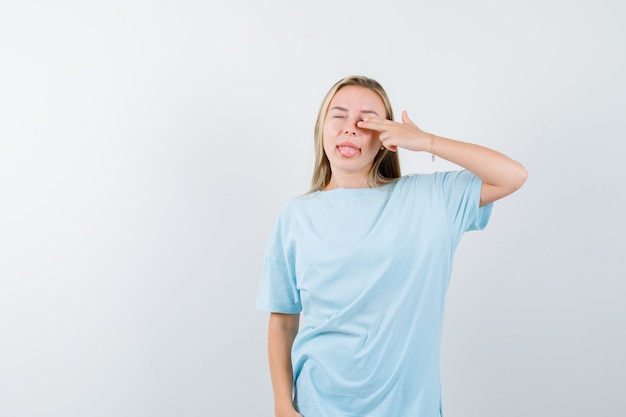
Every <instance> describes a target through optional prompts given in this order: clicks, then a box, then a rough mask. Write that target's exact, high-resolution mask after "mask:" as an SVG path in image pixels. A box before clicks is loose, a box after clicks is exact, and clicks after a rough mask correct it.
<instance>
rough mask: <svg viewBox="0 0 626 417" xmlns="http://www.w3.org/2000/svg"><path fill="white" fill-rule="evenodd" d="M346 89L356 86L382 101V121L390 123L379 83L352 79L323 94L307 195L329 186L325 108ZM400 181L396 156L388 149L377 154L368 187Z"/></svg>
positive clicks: (358, 77)
mask: <svg viewBox="0 0 626 417" xmlns="http://www.w3.org/2000/svg"><path fill="white" fill-rule="evenodd" d="M348 85H356V86H360V87H365V88H368V89H370V90H372V91H373V92H375V93H376V94H378V96H379V97H380V98H381V100H382V101H383V104H384V106H385V112H386V114H385V118H386V119H387V120H393V110H392V109H391V102H390V101H389V97H388V96H387V93H386V92H385V90H384V89H383V87H382V86H381V85H380V84H379V83H378V81H376V80H373V79H371V78H367V77H363V76H359V75H353V76H349V77H346V78H344V79H342V80H339V81H337V82H336V83H335V85H333V86H332V87H331V89H330V90H329V91H328V93H326V96H325V97H324V100H323V101H322V105H321V106H320V110H319V113H318V114H317V121H316V122H315V132H314V136H313V143H314V146H315V167H314V170H313V178H312V180H311V189H310V191H309V192H313V191H319V190H322V189H323V188H324V187H326V186H327V185H328V183H329V182H330V177H331V174H332V172H331V168H330V162H329V161H328V157H327V156H326V152H325V151H324V141H323V135H324V120H325V119H326V113H327V112H328V107H329V106H330V102H331V101H332V99H333V97H334V96H335V94H337V91H339V90H341V89H342V88H343V87H346V86H348ZM399 177H400V160H399V158H398V153H397V152H391V151H390V150H389V149H387V148H384V149H383V150H381V151H380V152H378V153H377V154H376V156H375V157H374V162H373V164H372V168H371V169H370V172H369V175H368V176H367V185H368V186H369V187H378V186H380V185H384V184H387V183H390V182H392V181H393V180H395V179H396V178H399Z"/></svg>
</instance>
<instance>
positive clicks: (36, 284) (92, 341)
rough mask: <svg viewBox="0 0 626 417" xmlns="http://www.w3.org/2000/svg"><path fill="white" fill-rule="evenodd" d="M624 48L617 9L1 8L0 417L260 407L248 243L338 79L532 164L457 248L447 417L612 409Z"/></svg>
mask: <svg viewBox="0 0 626 417" xmlns="http://www.w3.org/2000/svg"><path fill="white" fill-rule="evenodd" d="M624 39H626V3H624V2H623V1H621V0H615V1H610V0H604V1H591V0H586V1H576V0H575V1H565V0H541V1H539V0H530V1H525V2H519V1H516V2H509V1H495V0H494V1H473V2H467V1H462V0H451V1H437V2H435V1H387V2H374V1H363V0H362V1H316V2H294V1H267V2H263V1H252V0H250V1H241V0H240V1H237V0H235V1H229V2H211V1H209V2H207V1H190V0H176V1H173V0H156V1H150V2H149V1H139V0H125V1H121V0H120V1H111V0H106V1H100V0H99V1H88V2H86V1H78V0H76V1H69V0H58V1H55V2H43V1H40V2H35V1H30V0H20V1H17V0H3V1H2V2H0V59H1V64H0V417H40V416H41V417H56V416H59V417H84V416H90V417H98V416H103V417H104V416H107V417H109V416H116V417H144V416H145V417H161V416H163V417H165V416H177V417H181V416H271V415H272V412H273V410H272V397H271V388H270V380H269V374H268V369H267V361H266V327H267V316H266V314H264V313H261V312H258V311H256V310H255V308H254V302H255V296H256V291H257V286H258V280H259V278H260V271H261V266H262V257H263V251H264V248H265V243H266V239H267V236H268V233H269V230H270V227H271V224H272V223H273V221H274V218H275V216H276V214H277V212H278V209H279V207H280V206H281V205H282V204H283V203H284V202H285V201H287V200H288V199H289V198H292V197H294V196H296V195H298V194H301V193H303V192H305V191H306V190H307V189H308V185H309V180H310V175H311V170H312V162H313V147H312V131H313V124H314V122H315V116H316V113H317V109H318V106H319V104H320V102H321V100H322V97H323V95H324V94H325V92H326V91H327V90H328V88H329V87H330V86H331V85H332V84H333V83H334V82H335V81H337V80H338V79H340V78H342V77H344V76H346V75H350V74H363V75H368V76H370V77H373V78H376V79H377V80H379V81H380V82H381V83H382V84H383V86H385V88H386V89H387V91H388V93H389V95H390V97H391V100H392V103H393V104H394V108H395V111H396V113H397V114H398V115H399V114H400V112H401V111H402V110H403V109H406V110H408V111H409V115H410V116H411V117H412V118H413V120H415V122H416V123H417V124H418V125H419V126H420V127H422V128H423V129H424V130H426V131H430V132H434V133H436V134H439V135H442V136H447V137H452V138H455V139H460V140H465V141H470V142H475V143H480V144H483V145H486V146H489V147H492V148H495V149H497V150H499V151H501V152H504V153H506V154H508V155H510V156H511V157H513V158H515V159H517V160H520V161H521V162H522V163H523V164H524V165H525V166H526V167H527V169H528V171H529V173H530V177H529V180H528V182H527V183H526V185H525V186H524V188H523V189H522V190H520V191H519V192H518V193H516V194H514V195H512V196H510V197H509V198H507V199H505V200H502V201H500V202H497V203H496V206H495V208H494V212H493V216H492V219H491V222H490V225H489V226H488V227H487V229H486V230H485V231H483V232H472V233H469V234H467V235H466V236H465V237H464V240H463V241H462V243H461V245H460V247H459V249H458V252H457V258H456V263H455V268H454V272H453V277H452V281H451V286H450V291H449V297H448V301H447V312H446V322H445V327H444V339H443V345H442V379H443V391H444V399H443V400H444V409H445V411H446V417H472V416H481V417H500V416H508V417H517V416H533V417H554V416H568V417H577V416H580V417H583V416H584V417H587V416H600V415H615V416H616V415H626V397H624V395H623V394H624V390H625V389H626V376H625V375H626V359H625V357H624V352H626V303H625V302H624V294H626V280H625V278H626V269H625V268H624V265H623V260H624V257H625V256H626V242H625V232H626V222H625V221H624V218H623V213H624V210H626V199H625V197H624V190H625V189H626V184H625V183H626V181H625V180H624V170H623V155H624V153H625V151H626V146H625V144H624V143H625V141H626V133H625V132H626V82H625V77H624V74H626V44H625V42H624ZM429 157H430V156H429V155H417V154H410V153H408V152H401V160H402V164H403V171H404V173H410V172H429V171H432V170H440V169H450V168H455V167H454V166H451V165H450V164H447V163H445V162H444V161H441V160H437V161H436V162H435V163H432V162H431V161H430V159H429ZM390 417H395V416H390Z"/></svg>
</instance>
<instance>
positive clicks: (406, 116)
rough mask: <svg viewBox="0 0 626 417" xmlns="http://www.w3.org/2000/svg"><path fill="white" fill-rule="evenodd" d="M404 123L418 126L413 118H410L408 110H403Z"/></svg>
mask: <svg viewBox="0 0 626 417" xmlns="http://www.w3.org/2000/svg"><path fill="white" fill-rule="evenodd" d="M402 123H404V124H409V125H412V126H415V127H417V125H416V124H415V123H413V120H411V119H409V114H408V113H407V111H406V110H402Z"/></svg>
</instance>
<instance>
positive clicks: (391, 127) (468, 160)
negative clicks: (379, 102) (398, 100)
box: [359, 111, 528, 206]
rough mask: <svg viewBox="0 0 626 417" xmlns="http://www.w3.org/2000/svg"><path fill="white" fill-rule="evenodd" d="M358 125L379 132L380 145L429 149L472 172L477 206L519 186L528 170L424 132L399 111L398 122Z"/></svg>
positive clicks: (488, 152) (480, 148)
mask: <svg viewBox="0 0 626 417" xmlns="http://www.w3.org/2000/svg"><path fill="white" fill-rule="evenodd" d="M359 127H360V128H363V129H371V130H376V131H378V132H379V139H380V140H381V142H382V144H383V146H385V147H386V148H387V149H389V150H391V151H394V152H395V151H397V149H398V148H404V149H408V150H412V151H423V152H429V153H430V152H432V153H433V154H434V155H437V156H439V157H441V158H443V159H445V160H448V161H450V162H452V163H454V164H457V165H459V166H460V167H462V168H465V169H467V170H468V171H470V172H472V173H473V174H474V175H476V176H477V177H478V178H480V179H481V180H482V182H483V185H482V188H481V192H480V205H481V206H484V205H486V204H489V203H492V202H494V201H496V200H499V199H501V198H503V197H506V196H507V195H509V194H511V193H513V192H514V191H516V190H517V189H519V188H520V187H521V186H522V185H523V184H524V182H525V181H526V178H527V177H528V173H527V172H526V169H525V168H524V167H523V166H522V164H520V163H519V162H517V161H514V160H513V159H511V158H509V157H508V156H506V155H503V154H501V153H500V152H497V151H494V150H493V149H489V148H486V147H484V146H480V145H475V144H472V143H467V142H461V141H458V140H453V139H447V138H444V137H441V136H436V135H433V134H431V133H427V132H424V131H423V130H421V129H420V128H419V127H417V125H416V124H415V123H413V122H412V121H411V119H409V116H408V115H407V112H406V111H403V112H402V123H398V122H394V121H391V120H384V119H373V118H366V119H364V120H363V121H361V122H359Z"/></svg>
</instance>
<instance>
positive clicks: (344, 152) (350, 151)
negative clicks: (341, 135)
mask: <svg viewBox="0 0 626 417" xmlns="http://www.w3.org/2000/svg"><path fill="white" fill-rule="evenodd" d="M337 149H338V150H339V153H340V154H341V156H343V157H345V158H352V157H353V156H354V155H356V154H358V153H359V152H360V151H359V150H358V149H356V148H353V147H352V146H339V147H337Z"/></svg>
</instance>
